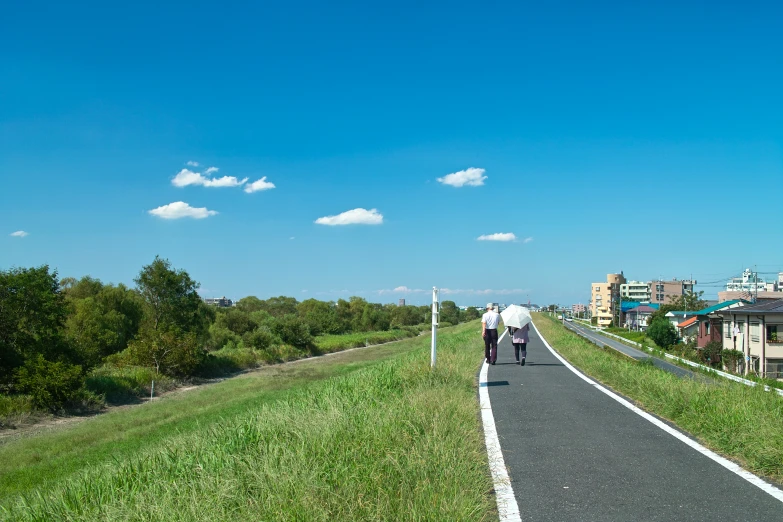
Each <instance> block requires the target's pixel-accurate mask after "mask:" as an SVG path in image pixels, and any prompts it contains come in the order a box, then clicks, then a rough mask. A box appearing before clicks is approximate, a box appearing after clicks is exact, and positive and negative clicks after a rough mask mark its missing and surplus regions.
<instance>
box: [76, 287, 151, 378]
mask: <svg viewBox="0 0 783 522" xmlns="http://www.w3.org/2000/svg"><path fill="white" fill-rule="evenodd" d="M71 295H72V294H69V301H71V309H72V311H71V314H70V315H69V316H68V319H67V321H66V324H65V335H66V338H67V340H68V344H69V346H70V347H71V349H72V350H73V351H74V352H75V356H76V358H77V359H78V360H79V361H80V362H81V363H82V365H84V366H85V367H87V368H89V367H92V366H95V365H97V364H99V363H100V362H101V361H102V360H103V358H105V357H106V356H108V355H111V354H113V353H117V352H121V351H122V350H124V349H125V348H127V346H128V342H130V340H131V339H133V338H134V337H135V336H136V333H137V332H138V330H139V327H140V325H141V319H142V316H143V311H144V308H143V301H142V300H141V298H140V297H139V296H138V294H136V292H134V291H132V290H130V289H128V288H127V287H125V286H124V285H122V284H120V285H118V286H116V287H115V286H111V285H107V286H104V287H102V288H101V289H100V290H99V291H98V293H97V294H95V295H94V296H89V297H85V298H81V299H72V298H71Z"/></svg>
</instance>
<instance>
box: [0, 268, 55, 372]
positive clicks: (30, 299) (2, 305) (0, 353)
mask: <svg viewBox="0 0 783 522" xmlns="http://www.w3.org/2000/svg"><path fill="white" fill-rule="evenodd" d="M66 314H67V306H66V302H65V299H64V298H63V295H62V294H61V293H60V291H59V282H58V279H57V272H56V271H52V272H50V271H49V267H48V266H46V265H43V266H41V267H38V268H13V269H11V270H7V271H0V385H3V384H6V385H7V384H10V382H11V381H12V379H13V372H14V370H15V369H16V368H18V367H20V366H21V365H22V364H24V362H25V360H27V359H31V358H33V357H36V356H37V355H43V356H44V358H46V359H50V360H51V359H55V358H58V357H61V348H62V346H63V339H62V335H61V330H62V326H63V324H64V322H65V318H66Z"/></svg>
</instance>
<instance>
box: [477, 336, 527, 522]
mask: <svg viewBox="0 0 783 522" xmlns="http://www.w3.org/2000/svg"><path fill="white" fill-rule="evenodd" d="M507 332H508V331H507V330H506V331H504V332H503V335H501V336H500V338H499V339H498V344H500V341H502V340H503V337H505V336H506V333H507ZM488 370H489V364H487V362H486V359H485V360H484V365H483V366H482V367H481V373H480V374H479V405H480V406H481V421H482V423H483V424H484V442H485V444H486V446H487V457H488V458H489V470H490V472H492V481H493V482H494V483H495V501H496V502H497V504H498V514H499V515H500V522H522V518H521V517H520V516H519V506H518V505H517V499H516V497H515V496H514V489H513V488H512V487H511V479H509V477H508V470H507V469H506V463H505V461H504V460H503V452H502V451H501V449H500V440H498V430H497V428H496V427H495V416H494V415H493V414H492V405H491V404H490V402H489V390H488V389H487V371H488Z"/></svg>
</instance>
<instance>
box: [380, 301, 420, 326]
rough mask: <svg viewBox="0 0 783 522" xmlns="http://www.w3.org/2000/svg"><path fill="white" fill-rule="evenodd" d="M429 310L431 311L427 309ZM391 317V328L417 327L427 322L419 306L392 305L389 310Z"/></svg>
mask: <svg viewBox="0 0 783 522" xmlns="http://www.w3.org/2000/svg"><path fill="white" fill-rule="evenodd" d="M427 310H429V307H427ZM389 316H390V317H391V328H398V327H400V326H415V325H417V324H421V323H423V322H425V313H424V312H422V310H421V307H419V306H411V305H406V306H394V305H392V306H391V307H390V309H389Z"/></svg>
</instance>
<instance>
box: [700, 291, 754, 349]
mask: <svg viewBox="0 0 783 522" xmlns="http://www.w3.org/2000/svg"><path fill="white" fill-rule="evenodd" d="M744 304H747V301H742V300H740V299H735V300H732V301H725V302H723V303H718V304H716V305H712V306H708V307H707V308H704V309H703V310H699V311H698V312H696V314H695V317H696V322H697V324H698V332H697V337H696V346H698V347H699V348H704V347H705V346H706V345H707V343H709V342H711V341H717V342H721V339H722V332H723V316H722V315H720V314H718V312H719V311H721V310H728V309H731V308H737V307H740V306H743V305H744Z"/></svg>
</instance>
